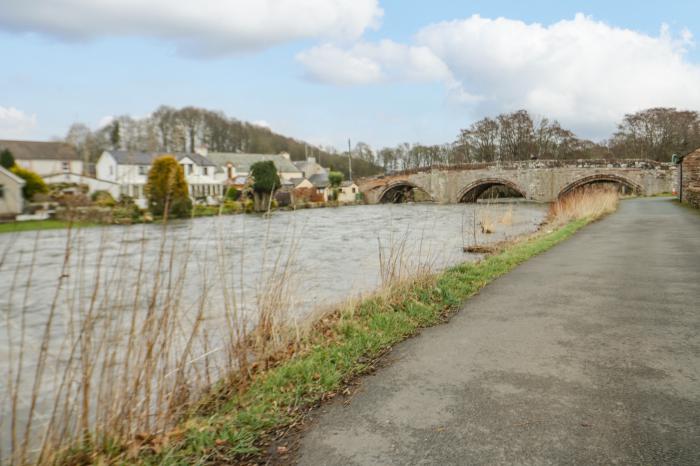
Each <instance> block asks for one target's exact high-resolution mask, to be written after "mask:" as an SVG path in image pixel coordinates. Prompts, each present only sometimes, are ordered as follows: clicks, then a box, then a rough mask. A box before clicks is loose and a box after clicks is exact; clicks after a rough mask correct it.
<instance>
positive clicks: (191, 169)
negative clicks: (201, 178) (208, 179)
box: [187, 163, 194, 175]
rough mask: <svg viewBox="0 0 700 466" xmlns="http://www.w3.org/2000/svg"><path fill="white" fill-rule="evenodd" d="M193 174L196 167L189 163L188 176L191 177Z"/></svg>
mask: <svg viewBox="0 0 700 466" xmlns="http://www.w3.org/2000/svg"><path fill="white" fill-rule="evenodd" d="M192 173H194V167H193V166H192V164H191V163H188V164H187V174H188V175H191V174H192Z"/></svg>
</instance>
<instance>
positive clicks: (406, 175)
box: [357, 160, 676, 204]
mask: <svg viewBox="0 0 700 466" xmlns="http://www.w3.org/2000/svg"><path fill="white" fill-rule="evenodd" d="M675 172H676V168H675V166H673V165H672V164H667V163H661V162H655V161H651V160H568V161H562V160H529V161H520V162H512V163H492V164H464V165H454V166H440V167H431V168H424V169H416V170H408V171H403V172H397V173H393V174H390V175H385V176H379V177H372V178H364V179H361V180H358V181H357V184H358V186H359V187H360V191H361V192H362V193H363V194H364V196H365V199H366V201H367V202H368V203H369V204H376V203H379V202H382V198H383V197H384V196H385V194H386V193H388V192H390V191H391V190H392V189H397V188H398V189H400V188H402V187H414V188H419V189H421V190H423V191H425V192H426V193H427V194H428V195H430V197H431V198H432V200H433V201H435V202H438V203H441V204H448V203H457V202H461V201H463V200H469V199H470V198H471V199H472V200H473V199H474V197H473V196H474V194H475V193H476V194H478V192H479V191H482V190H484V189H486V188H488V187H489V186H493V185H505V186H509V187H511V188H512V189H515V190H516V191H518V192H520V193H521V194H522V195H523V197H525V198H526V199H529V200H533V201H539V202H551V201H554V200H556V199H557V198H558V197H559V196H560V195H562V194H564V193H566V192H568V191H570V190H572V189H574V188H576V187H579V186H583V185H586V184H589V183H594V182H604V181H608V182H616V183H620V184H623V185H625V186H627V187H628V188H629V189H631V190H632V191H634V192H635V193H637V194H640V195H647V196H649V195H654V194H660V193H667V192H671V191H673V189H674V177H675Z"/></svg>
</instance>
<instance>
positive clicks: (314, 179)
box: [309, 173, 331, 202]
mask: <svg viewBox="0 0 700 466" xmlns="http://www.w3.org/2000/svg"><path fill="white" fill-rule="evenodd" d="M309 181H310V182H311V184H312V185H313V187H314V188H315V189H316V192H317V193H318V194H320V195H321V196H323V202H327V201H328V198H329V197H330V186H331V182H330V181H329V180H328V173H317V174H315V175H311V176H310V177H309Z"/></svg>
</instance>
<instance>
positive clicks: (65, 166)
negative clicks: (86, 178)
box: [0, 140, 85, 180]
mask: <svg viewBox="0 0 700 466" xmlns="http://www.w3.org/2000/svg"><path fill="white" fill-rule="evenodd" d="M5 149H7V150H9V151H10V153H12V156H13V157H14V158H15V163H16V164H17V165H19V166H20V167H23V168H27V169H29V170H31V171H33V172H35V173H37V174H38V175H39V176H41V177H42V178H44V179H45V180H46V178H49V177H51V176H53V175H66V174H73V175H83V174H84V172H85V166H84V164H83V160H82V159H81V158H80V156H79V155H78V152H77V151H76V150H75V148H74V147H73V146H72V145H70V144H68V143H65V142H43V141H10V140H0V151H2V150H5Z"/></svg>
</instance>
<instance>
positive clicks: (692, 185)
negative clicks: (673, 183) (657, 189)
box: [676, 149, 700, 209]
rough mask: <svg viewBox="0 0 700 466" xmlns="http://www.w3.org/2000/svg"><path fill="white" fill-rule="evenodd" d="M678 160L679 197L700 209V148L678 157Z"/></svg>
mask: <svg viewBox="0 0 700 466" xmlns="http://www.w3.org/2000/svg"><path fill="white" fill-rule="evenodd" d="M676 161H677V163H678V171H677V177H678V178H677V180H678V182H677V188H676V191H677V194H678V199H679V200H680V201H681V202H686V203H688V204H690V205H692V206H693V207H696V208H699V209H700V149H697V150H695V151H694V152H691V153H689V154H686V155H684V156H681V157H678V159H676Z"/></svg>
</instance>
